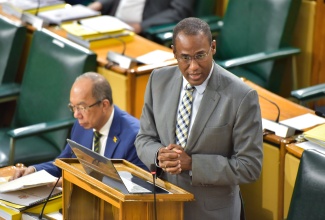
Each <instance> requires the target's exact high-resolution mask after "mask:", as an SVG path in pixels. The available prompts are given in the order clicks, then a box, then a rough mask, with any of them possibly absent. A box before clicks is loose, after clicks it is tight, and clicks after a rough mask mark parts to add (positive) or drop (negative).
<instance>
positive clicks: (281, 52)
mask: <svg viewBox="0 0 325 220" xmlns="http://www.w3.org/2000/svg"><path fill="white" fill-rule="evenodd" d="M300 5H301V0H245V1H242V0H229V1H228V6H227V10H226V13H225V16H224V17H223V26H222V28H221V30H220V32H219V34H218V38H217V51H216V54H215V60H216V62H217V63H218V64H219V65H221V66H222V67H224V68H226V69H229V70H230V71H231V72H232V73H234V74H235V75H237V76H239V77H244V78H246V79H248V80H250V81H252V82H254V83H256V84H258V85H260V86H262V87H264V88H266V89H268V90H270V91H272V92H275V93H279V90H280V86H281V82H282V79H283V78H282V76H283V74H284V71H285V68H286V66H287V63H288V61H293V62H294V60H292V59H294V58H293V57H294V56H293V55H296V54H298V53H299V52H300V49H298V48H294V47H291V40H292V33H293V30H294V27H295V21H296V19H297V15H298V12H299V8H300ZM293 69H294V68H293ZM293 74H294V76H295V73H293Z"/></svg>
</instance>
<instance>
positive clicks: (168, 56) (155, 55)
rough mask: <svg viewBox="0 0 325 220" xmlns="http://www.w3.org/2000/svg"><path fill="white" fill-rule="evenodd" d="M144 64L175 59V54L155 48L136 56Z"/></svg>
mask: <svg viewBox="0 0 325 220" xmlns="http://www.w3.org/2000/svg"><path fill="white" fill-rule="evenodd" d="M136 59H137V60H138V61H140V62H141V63H144V64H148V65H149V64H156V63H162V62H165V61H167V60H172V59H174V54H173V53H171V52H167V51H163V50H154V51H151V52H149V53H146V54H144V55H142V56H139V57H137V58H136Z"/></svg>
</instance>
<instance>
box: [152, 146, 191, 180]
mask: <svg viewBox="0 0 325 220" xmlns="http://www.w3.org/2000/svg"><path fill="white" fill-rule="evenodd" d="M158 160H159V166H160V167H161V168H162V169H163V170H164V171H165V172H168V173H171V174H179V173H181V172H182V170H191V169H192V158H191V157H190V156H189V155H188V154H187V153H186V152H185V151H184V149H183V148H182V147H181V146H179V145H176V144H170V145H168V146H167V147H165V148H161V149H160V150H159V152H158Z"/></svg>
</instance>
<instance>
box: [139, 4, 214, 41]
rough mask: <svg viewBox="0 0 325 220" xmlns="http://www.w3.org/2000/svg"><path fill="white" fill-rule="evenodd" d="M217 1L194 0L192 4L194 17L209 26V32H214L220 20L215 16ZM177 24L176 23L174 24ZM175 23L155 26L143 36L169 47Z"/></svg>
mask: <svg viewBox="0 0 325 220" xmlns="http://www.w3.org/2000/svg"><path fill="white" fill-rule="evenodd" d="M216 4H217V0H196V1H195V4H194V15H193V16H195V17H199V18H201V19H203V20H205V21H206V22H207V23H208V24H211V25H210V26H211V30H212V31H214V27H216V25H217V22H218V21H219V20H220V18H219V17H218V16H216V15H215V11H216V7H217V6H216ZM176 23H177V22H176ZM176 23H171V24H164V25H157V26H153V27H150V28H148V29H146V30H145V31H144V36H145V37H146V38H148V39H150V40H152V41H155V42H157V43H159V44H162V45H165V46H167V47H169V46H170V45H171V44H172V37H173V29H174V27H175V25H176Z"/></svg>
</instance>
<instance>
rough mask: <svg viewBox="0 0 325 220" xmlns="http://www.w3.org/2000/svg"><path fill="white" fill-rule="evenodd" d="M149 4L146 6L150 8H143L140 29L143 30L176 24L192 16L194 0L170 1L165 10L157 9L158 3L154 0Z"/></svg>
mask: <svg viewBox="0 0 325 220" xmlns="http://www.w3.org/2000/svg"><path fill="white" fill-rule="evenodd" d="M149 2H150V3H148V4H151V5H150V7H146V8H145V11H144V14H143V17H144V18H143V21H142V23H141V27H142V29H143V30H145V29H147V28H148V27H151V26H153V25H160V24H168V23H173V22H178V21H180V20H182V19H184V18H186V17H189V16H192V15H193V12H192V10H193V4H194V0H186V1H184V0H171V1H170V3H169V7H168V8H165V9H162V8H159V3H157V2H156V0H155V1H149ZM153 4H154V5H153ZM147 8H148V9H147ZM146 10H148V11H146ZM149 10H150V11H149Z"/></svg>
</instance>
